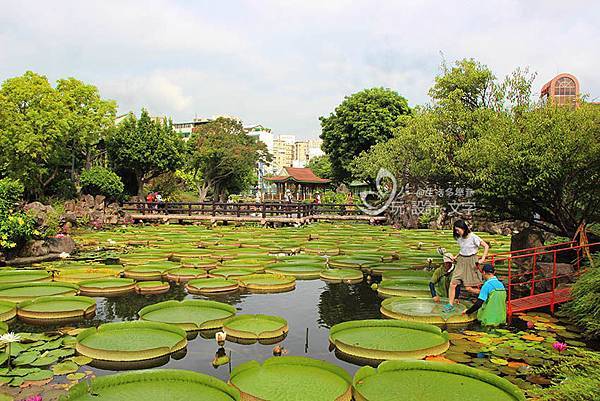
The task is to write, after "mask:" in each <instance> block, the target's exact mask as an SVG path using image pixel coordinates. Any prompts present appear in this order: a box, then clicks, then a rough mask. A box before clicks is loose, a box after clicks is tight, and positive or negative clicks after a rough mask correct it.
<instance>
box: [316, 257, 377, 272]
mask: <svg viewBox="0 0 600 401" xmlns="http://www.w3.org/2000/svg"><path fill="white" fill-rule="evenodd" d="M378 262H381V257H378V256H352V255H350V256H345V255H344V256H333V257H331V258H329V260H328V261H327V264H328V265H329V266H330V267H334V268H349V269H361V268H368V267H369V266H370V265H372V264H375V263H378Z"/></svg>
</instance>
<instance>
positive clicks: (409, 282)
mask: <svg viewBox="0 0 600 401" xmlns="http://www.w3.org/2000/svg"><path fill="white" fill-rule="evenodd" d="M377 293H378V294H379V295H380V296H382V297H415V298H419V297H426V296H428V295H430V291H429V280H427V279H418V278H412V279H392V280H387V279H386V280H383V281H382V282H381V283H380V284H379V286H378V287H377Z"/></svg>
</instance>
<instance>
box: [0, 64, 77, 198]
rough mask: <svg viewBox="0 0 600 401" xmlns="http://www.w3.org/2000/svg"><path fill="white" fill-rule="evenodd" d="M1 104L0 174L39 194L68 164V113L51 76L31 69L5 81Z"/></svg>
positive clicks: (0, 92)
mask: <svg viewBox="0 0 600 401" xmlns="http://www.w3.org/2000/svg"><path fill="white" fill-rule="evenodd" d="M0 104H1V107H0V110H1V111H0V177H10V178H14V179H18V180H19V181H21V182H22V183H23V184H24V185H25V189H26V191H27V192H28V195H29V196H30V197H39V196H41V195H43V193H44V191H45V189H46V188H47V187H48V186H49V185H50V184H51V183H52V182H53V180H55V179H56V178H57V177H59V176H60V173H61V172H62V171H64V168H65V167H66V166H68V165H69V159H70V157H69V151H68V148H67V147H66V146H65V142H66V132H67V119H68V114H69V113H68V112H67V110H66V108H65V106H64V104H63V103H62V101H61V99H60V98H59V97H58V96H57V93H56V91H55V89H54V88H52V86H51V85H50V83H49V82H48V79H47V78H46V77H45V76H43V75H38V74H36V73H34V72H31V71H27V72H26V73H25V74H23V75H22V76H20V77H16V78H10V79H7V80H6V81H4V83H3V84H2V88H1V89H0Z"/></svg>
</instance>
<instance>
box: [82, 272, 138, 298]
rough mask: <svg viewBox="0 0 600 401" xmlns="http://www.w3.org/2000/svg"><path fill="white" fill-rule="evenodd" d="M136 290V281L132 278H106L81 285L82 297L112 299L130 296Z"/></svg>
mask: <svg viewBox="0 0 600 401" xmlns="http://www.w3.org/2000/svg"><path fill="white" fill-rule="evenodd" d="M134 290H135V280H133V279H130V278H117V277H111V278H104V279H97V280H87V281H82V282H80V283H79V291H80V293H81V295H87V296H92V297H110V296H119V295H124V294H128V293H130V292H133V291H134Z"/></svg>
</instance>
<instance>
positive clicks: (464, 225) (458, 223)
mask: <svg viewBox="0 0 600 401" xmlns="http://www.w3.org/2000/svg"><path fill="white" fill-rule="evenodd" d="M457 228H461V229H462V230H463V235H462V237H463V238H467V235H469V233H470V232H471V230H470V229H469V226H468V225H467V223H465V221H464V220H461V219H458V220H456V221H455V222H454V226H453V227H452V236H453V237H454V239H458V237H459V235H458V234H457V232H456V229H457Z"/></svg>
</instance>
